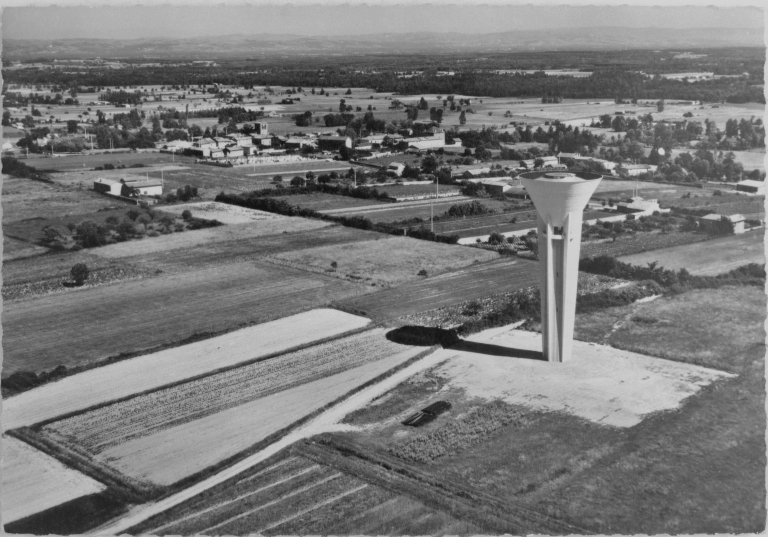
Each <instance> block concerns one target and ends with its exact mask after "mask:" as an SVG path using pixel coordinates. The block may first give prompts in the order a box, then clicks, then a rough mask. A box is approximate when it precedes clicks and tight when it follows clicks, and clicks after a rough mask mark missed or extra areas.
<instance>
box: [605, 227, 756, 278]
mask: <svg viewBox="0 0 768 537" xmlns="http://www.w3.org/2000/svg"><path fill="white" fill-rule="evenodd" d="M763 238H764V237H763V230H762V229H759V230H757V231H752V232H749V233H744V234H743V235H735V236H729V237H722V238H718V239H712V240H710V241H707V243H706V244H700V243H698V244H685V245H681V246H675V247H672V248H663V249H660V250H653V251H650V252H643V253H639V254H633V255H627V256H623V257H619V258H618V259H619V261H623V262H624V263H631V264H632V265H640V266H645V265H647V264H648V263H651V262H656V263H658V266H660V267H664V268H666V269H669V270H675V271H677V270H680V269H682V268H684V269H686V270H687V271H688V272H690V273H691V274H696V275H701V276H715V275H717V274H722V273H724V272H728V271H729V270H733V269H735V268H736V267H739V266H741V265H746V264H747V263H759V264H762V263H765V248H764V246H763Z"/></svg>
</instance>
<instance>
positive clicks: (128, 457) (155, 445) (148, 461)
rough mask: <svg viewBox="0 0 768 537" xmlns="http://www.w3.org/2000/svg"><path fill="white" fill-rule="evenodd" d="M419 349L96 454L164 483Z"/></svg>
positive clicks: (245, 445)
mask: <svg viewBox="0 0 768 537" xmlns="http://www.w3.org/2000/svg"><path fill="white" fill-rule="evenodd" d="M422 350H423V348H421V347H410V348H406V349H405V350H401V351H400V352H398V353H397V354H391V355H388V356H384V357H380V358H379V359H378V360H375V361H370V362H369V363H365V364H363V365H359V366H357V367H354V368H352V369H348V370H346V371H342V372H339V373H336V374H333V375H331V376H328V377H325V378H318V379H316V380H311V381H308V382H306V383H304V384H300V385H297V386H294V387H292V388H287V389H285V390H283V391H279V392H277V393H274V394H271V395H267V396H265V397H261V398H259V399H255V400H253V401H250V402H248V403H244V404H241V405H239V406H236V407H233V408H229V409H227V410H223V411H221V412H217V413H215V414H211V415H209V416H206V417H202V418H199V419H196V420H193V421H189V422H186V423H182V424H180V425H176V426H174V427H171V428H168V429H165V430H160V431H158V432H155V433H154V434H150V435H148V436H144V437H140V438H136V439H133V440H129V441H127V442H124V443H122V444H119V445H117V446H113V447H111V448H109V449H106V450H104V451H102V452H101V453H100V454H99V455H97V456H96V460H99V461H102V462H105V463H108V464H110V465H111V466H113V467H114V468H116V469H117V470H119V471H120V472H122V473H124V474H126V475H128V476H131V477H135V478H139V479H144V480H148V481H152V482H154V483H158V484H163V485H170V484H172V483H175V482H176V481H178V480H180V479H183V478H184V477H187V476H190V475H193V474H195V473H197V472H200V471H202V470H204V469H205V468H208V467H209V466H212V465H214V464H216V463H219V462H221V461H223V460H225V459H227V458H229V457H232V456H234V455H236V454H238V453H240V452H241V451H244V450H246V449H248V448H250V447H251V446H252V445H254V444H256V443H258V442H261V441H262V440H265V439H267V438H268V437H270V436H271V435H274V434H275V433H278V432H279V431H281V430H283V429H285V428H286V427H289V426H290V425H291V424H293V423H295V422H296V421H298V420H300V419H301V418H304V417H306V416H308V415H310V414H312V413H313V412H314V411H316V410H318V409H321V408H323V407H324V406H326V405H328V404H330V403H332V402H334V401H336V400H337V399H339V398H340V397H342V396H343V395H344V394H346V393H348V392H349V391H351V390H353V389H355V388H357V387H359V386H361V385H363V384H365V383H366V382H368V381H370V380H372V379H374V378H376V377H378V376H379V375H382V374H384V373H386V372H387V371H389V370H390V369H392V368H394V367H396V366H398V365H400V364H402V363H403V362H405V361H407V360H408V359H409V358H412V357H414V356H415V355H416V354H418V353H420V352H421V351H422Z"/></svg>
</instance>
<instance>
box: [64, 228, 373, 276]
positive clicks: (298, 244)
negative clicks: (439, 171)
mask: <svg viewBox="0 0 768 537" xmlns="http://www.w3.org/2000/svg"><path fill="white" fill-rule="evenodd" d="M318 222H319V221H318ZM223 227H224V226H222V227H221V228H216V229H222V228H223ZM228 227H234V226H228ZM201 231H202V230H201ZM381 237H382V235H381V233H377V232H374V231H363V230H359V229H354V228H348V227H343V226H338V225H329V226H326V227H319V228H316V229H309V230H307V231H302V232H301V233H283V234H276V235H265V236H256V237H241V238H238V239H237V240H228V241H212V242H206V243H203V244H197V245H194V247H192V248H179V249H169V250H165V251H158V252H148V253H137V254H136V255H132V256H130V257H121V258H114V259H111V258H110V259H108V258H101V257H97V256H94V257H96V258H97V259H99V260H100V261H101V262H110V263H115V264H117V263H119V264H126V263H130V264H131V265H134V266H141V267H145V268H146V269H147V270H148V271H151V272H157V271H158V270H160V271H162V272H161V273H160V274H177V273H180V272H190V271H195V270H198V269H203V268H206V269H207V268H213V267H218V266H222V265H224V264H229V263H242V262H246V261H254V262H257V263H262V262H263V258H264V256H267V255H272V254H276V253H280V252H290V251H295V250H302V249H304V248H307V247H318V246H323V245H341V244H353V243H355V242H360V241H368V240H374V239H376V238H381ZM78 253H82V251H81V252H78ZM88 266H90V265H88ZM70 267H71V265H70ZM67 271H69V268H67Z"/></svg>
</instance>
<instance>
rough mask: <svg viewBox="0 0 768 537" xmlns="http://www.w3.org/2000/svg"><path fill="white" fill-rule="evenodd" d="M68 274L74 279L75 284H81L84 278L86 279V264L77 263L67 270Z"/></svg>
mask: <svg viewBox="0 0 768 537" xmlns="http://www.w3.org/2000/svg"><path fill="white" fill-rule="evenodd" d="M69 274H70V276H72V279H73V280H74V281H75V285H83V283H85V280H87V279H88V274H89V272H88V266H87V265H86V264H85V263H77V264H76V265H75V266H73V267H72V270H70V271H69Z"/></svg>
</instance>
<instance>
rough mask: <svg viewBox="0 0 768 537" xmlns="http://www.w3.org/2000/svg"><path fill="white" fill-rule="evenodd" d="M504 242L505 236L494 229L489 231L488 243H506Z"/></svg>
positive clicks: (505, 240)
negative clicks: (491, 231)
mask: <svg viewBox="0 0 768 537" xmlns="http://www.w3.org/2000/svg"><path fill="white" fill-rule="evenodd" d="M506 242H507V238H506V237H505V236H504V235H502V234H501V233H499V232H498V231H494V232H493V233H491V235H490V237H488V244H506Z"/></svg>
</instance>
